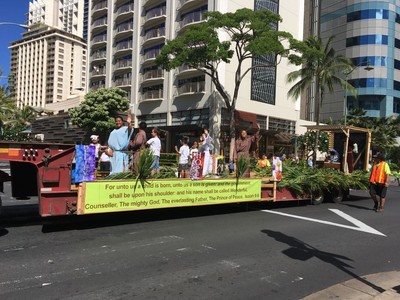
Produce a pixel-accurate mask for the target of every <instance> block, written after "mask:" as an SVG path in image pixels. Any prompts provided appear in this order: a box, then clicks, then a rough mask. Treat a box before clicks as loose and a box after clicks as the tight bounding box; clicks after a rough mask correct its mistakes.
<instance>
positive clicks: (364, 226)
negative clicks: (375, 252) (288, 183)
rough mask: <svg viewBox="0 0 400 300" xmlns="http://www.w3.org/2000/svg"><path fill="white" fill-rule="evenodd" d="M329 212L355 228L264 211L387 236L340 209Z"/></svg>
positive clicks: (268, 211) (273, 212)
mask: <svg viewBox="0 0 400 300" xmlns="http://www.w3.org/2000/svg"><path fill="white" fill-rule="evenodd" d="M329 210H330V211H331V212H333V213H335V214H337V215H338V216H340V217H342V218H343V219H345V220H347V221H349V222H350V223H353V224H354V225H355V226H349V225H343V224H338V223H333V222H329V221H324V220H319V219H312V218H306V217H302V216H296V215H290V214H285V213H282V212H277V211H273V210H262V211H263V212H267V213H271V214H276V215H281V216H286V217H291V218H296V219H301V220H306V221H311V222H316V223H322V224H326V225H333V226H337V227H342V228H347V229H352V230H357V231H362V232H367V233H372V234H376V235H382V236H386V235H385V234H383V233H382V232H379V231H378V230H375V229H374V228H372V227H370V226H368V225H367V224H365V223H363V222H361V221H359V220H357V219H355V218H353V217H352V216H349V215H348V214H345V213H344V212H342V211H340V210H339V209H329Z"/></svg>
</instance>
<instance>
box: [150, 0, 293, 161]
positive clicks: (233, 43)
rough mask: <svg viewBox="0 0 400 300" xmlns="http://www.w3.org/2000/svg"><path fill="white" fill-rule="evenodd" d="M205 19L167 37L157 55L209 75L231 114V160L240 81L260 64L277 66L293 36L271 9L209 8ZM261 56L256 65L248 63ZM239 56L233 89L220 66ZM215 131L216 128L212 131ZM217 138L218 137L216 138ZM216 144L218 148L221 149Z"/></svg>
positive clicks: (168, 65) (166, 65)
mask: <svg viewBox="0 0 400 300" xmlns="http://www.w3.org/2000/svg"><path fill="white" fill-rule="evenodd" d="M205 17H206V20H205V22H202V23H200V24H194V25H191V26H189V27H188V28H187V29H186V30H185V31H183V32H182V34H180V35H179V36H178V37H176V38H175V39H174V40H171V41H168V42H167V43H166V44H165V45H164V47H163V48H162V49H161V52H160V55H158V56H157V58H156V63H157V65H159V66H161V67H162V68H163V69H165V70H167V71H170V70H172V69H174V68H177V67H179V66H182V65H187V66H189V67H190V68H193V69H197V70H198V71H200V72H202V73H204V74H205V75H206V76H209V77H210V79H211V81H212V83H213V84H214V85H215V88H216V90H217V91H218V93H219V95H220V96H221V97H222V100H223V103H224V104H225V107H226V108H227V110H228V112H229V116H230V137H231V149H230V159H231V160H232V155H233V147H234V140H235V135H236V122H235V109H236V104H237V100H238V95H239V88H240V85H241V82H242V80H243V78H244V77H245V76H247V75H248V73H249V72H250V71H252V70H254V69H257V68H267V67H271V66H275V65H276V64H277V61H278V62H279V61H280V59H275V57H276V56H278V58H279V57H282V56H286V55H287V54H288V49H286V48H285V46H284V42H285V41H288V40H289V41H290V42H291V40H292V36H291V34H290V33H288V32H284V31H279V30H276V26H277V23H278V22H280V21H281V17H280V16H279V15H277V14H274V13H272V12H270V11H268V10H257V11H254V10H251V9H247V8H243V9H239V10H237V11H236V12H234V13H225V14H222V13H220V12H206V13H205ZM256 57H257V58H262V59H260V60H259V61H262V63H255V60H254V61H253V65H251V64H250V63H246V62H247V61H248V60H250V61H251V60H252V59H253V58H256ZM232 59H235V60H236V63H237V65H236V66H237V67H236V69H235V71H234V78H233V81H234V84H233V91H231V92H229V91H227V90H226V88H225V86H224V84H223V81H222V80H221V78H220V74H219V70H220V66H221V64H223V63H230V62H231V61H232ZM213 133H214V134H215V132H213ZM214 140H215V141H217V140H218V139H216V138H214ZM215 146H216V152H218V151H219V149H218V148H217V145H215Z"/></svg>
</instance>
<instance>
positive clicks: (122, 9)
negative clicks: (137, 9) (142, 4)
mask: <svg viewBox="0 0 400 300" xmlns="http://www.w3.org/2000/svg"><path fill="white" fill-rule="evenodd" d="M133 9H134V3H133V2H131V3H127V4H124V5H122V6H121V7H118V9H117V12H116V13H117V15H120V14H124V13H128V12H131V11H133Z"/></svg>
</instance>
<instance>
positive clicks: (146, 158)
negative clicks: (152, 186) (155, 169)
mask: <svg viewBox="0 0 400 300" xmlns="http://www.w3.org/2000/svg"><path fill="white" fill-rule="evenodd" d="M153 163H154V156H153V154H152V153H151V151H150V149H149V148H147V149H144V150H141V151H140V156H139V160H138V163H137V165H136V167H135V173H136V174H135V175H136V182H135V186H134V191H136V187H137V185H138V184H139V182H140V185H141V186H142V189H143V190H145V183H149V182H148V181H147V179H148V178H150V177H151V170H152V166H153Z"/></svg>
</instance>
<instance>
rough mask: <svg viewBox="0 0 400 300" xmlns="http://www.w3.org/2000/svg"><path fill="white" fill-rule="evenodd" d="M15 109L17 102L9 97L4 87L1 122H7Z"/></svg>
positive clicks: (0, 114)
mask: <svg viewBox="0 0 400 300" xmlns="http://www.w3.org/2000/svg"><path fill="white" fill-rule="evenodd" d="M15 108H16V106H15V100H14V99H12V98H10V97H8V95H7V93H6V89H5V88H4V87H0V122H4V121H6V120H7V119H8V117H9V116H10V114H12V113H13V112H14V111H15Z"/></svg>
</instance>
